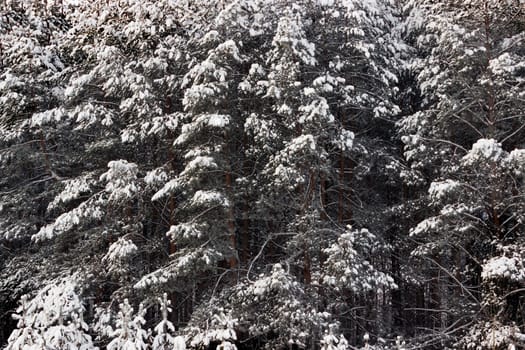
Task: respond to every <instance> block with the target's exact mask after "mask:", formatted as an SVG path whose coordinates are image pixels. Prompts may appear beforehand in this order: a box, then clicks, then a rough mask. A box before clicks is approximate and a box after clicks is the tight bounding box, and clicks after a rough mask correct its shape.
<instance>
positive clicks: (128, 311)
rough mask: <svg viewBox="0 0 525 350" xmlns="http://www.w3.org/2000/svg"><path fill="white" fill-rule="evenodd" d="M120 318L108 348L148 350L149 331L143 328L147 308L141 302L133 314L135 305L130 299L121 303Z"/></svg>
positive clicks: (110, 349)
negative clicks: (130, 302)
mask: <svg viewBox="0 0 525 350" xmlns="http://www.w3.org/2000/svg"><path fill="white" fill-rule="evenodd" d="M119 309H120V310H119V312H118V316H117V317H118V319H117V322H116V327H115V330H114V332H113V336H112V337H113V339H112V340H111V341H110V342H109V344H108V345H107V349H108V350H146V349H147V348H148V343H147V341H148V331H146V330H145V329H143V326H144V324H145V322H146V321H145V319H144V315H145V314H146V310H145V309H144V308H143V305H142V304H141V305H140V306H139V310H138V312H137V313H136V314H135V315H133V307H132V306H131V305H130V304H129V301H128V299H124V301H123V302H122V303H120V304H119Z"/></svg>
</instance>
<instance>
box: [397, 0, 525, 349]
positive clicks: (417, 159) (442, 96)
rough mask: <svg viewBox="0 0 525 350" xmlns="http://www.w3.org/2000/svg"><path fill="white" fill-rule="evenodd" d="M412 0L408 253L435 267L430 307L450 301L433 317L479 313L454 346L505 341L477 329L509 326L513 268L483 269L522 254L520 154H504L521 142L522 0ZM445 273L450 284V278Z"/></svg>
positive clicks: (405, 126)
mask: <svg viewBox="0 0 525 350" xmlns="http://www.w3.org/2000/svg"><path fill="white" fill-rule="evenodd" d="M413 5H415V7H414V10H413V11H412V15H413V17H414V18H412V21H411V23H412V26H411V29H413V31H412V34H414V33H415V35H416V39H415V40H414V41H413V42H414V46H416V48H417V49H418V50H419V52H420V54H421V57H420V58H417V59H415V60H414V61H413V65H412V69H413V72H415V74H417V81H418V84H419V85H418V87H419V89H420V91H421V95H422V100H421V103H420V105H419V106H418V107H417V108H418V109H419V111H418V112H416V113H414V114H411V115H409V116H407V117H404V118H403V119H402V120H401V121H400V124H399V125H400V130H401V134H402V135H403V137H402V141H403V142H404V144H405V156H406V159H407V160H408V162H409V164H410V166H411V167H412V169H414V170H415V171H416V172H418V173H419V174H420V175H421V176H420V179H421V180H423V181H424V182H426V181H428V182H427V186H428V187H427V188H428V197H427V200H428V202H426V203H428V206H429V208H430V210H428V211H426V213H425V214H424V220H423V221H421V222H420V223H419V224H418V225H417V226H415V227H414V228H413V229H412V230H411V233H410V234H411V237H412V238H414V239H417V240H418V241H419V242H420V245H419V246H418V247H417V249H416V250H415V251H414V255H415V256H418V257H419V258H421V259H422V261H423V266H426V267H427V268H428V269H429V271H432V272H428V273H430V274H432V275H434V276H435V279H434V281H435V282H433V283H432V284H431V285H430V288H431V293H432V295H434V296H436V298H434V300H435V301H434V303H433V304H432V307H433V308H441V309H450V310H451V311H452V312H450V313H448V314H442V315H441V317H440V319H439V327H443V328H446V327H448V326H449V325H450V324H453V323H454V322H457V321H458V319H459V320H460V319H461V318H465V317H468V316H467V315H469V314H470V315H472V316H471V317H476V318H477V319H478V323H477V326H476V327H475V329H473V330H472V331H471V332H470V334H469V335H468V336H467V337H466V338H465V339H463V341H461V342H460V343H459V344H458V345H456V346H461V347H463V348H470V347H471V346H474V345H473V344H477V345H476V346H479V348H480V349H488V348H490V346H496V348H498V347H500V346H504V347H507V346H511V344H512V342H513V341H514V340H513V339H512V337H510V336H508V335H507V336H505V337H504V338H505V339H503V338H501V339H500V343H498V344H497V345H495V344H493V345H489V344H492V343H491V342H490V341H488V340H487V341H485V340H482V338H483V337H482V336H480V334H479V332H480V330H481V329H487V326H486V325H487V324H485V322H486V321H487V320H488V319H490V320H492V321H491V322H495V324H494V327H495V328H494V329H495V332H499V331H498V330H496V329H500V330H501V329H504V328H505V327H507V326H510V327H512V326H511V325H512V324H513V322H515V321H516V320H517V319H516V317H518V316H517V314H516V309H515V308H513V307H509V306H508V305H511V304H515V300H510V299H511V298H509V297H508V296H506V293H508V292H509V291H511V290H514V289H515V288H516V286H515V285H514V286H513V283H515V281H516V278H517V279H518V280H519V274H518V275H516V274H512V273H510V272H509V273H508V276H507V277H505V278H504V279H500V277H497V276H492V273H491V272H489V271H495V270H494V269H493V267H494V266H499V263H497V261H499V262H500V263H502V265H501V266H502V267H501V269H502V270H499V271H503V270H505V271H506V269H507V267H509V266H510V267H509V269H510V270H512V269H513V268H512V259H514V257H516V256H521V253H520V251H521V250H520V249H517V246H516V244H519V243H518V242H521V240H522V239H523V237H522V235H521V230H522V221H521V219H519V218H520V217H522V215H523V209H522V208H523V201H522V198H521V196H522V193H523V187H522V186H521V184H520V180H519V176H520V175H518V174H519V170H517V168H515V165H512V164H517V163H519V161H517V163H516V160H511V159H517V158H520V156H519V154H521V153H522V152H523V151H522V148H523V144H522V141H521V140H522V138H523V128H522V125H523V116H522V113H521V112H520V110H521V109H522V108H523V100H522V98H520V97H519V96H520V93H521V90H522V88H521V86H522V85H523V78H522V76H521V75H522V73H520V72H522V71H523V68H524V67H523V66H522V65H523V59H524V58H523V51H522V50H521V49H519V48H518V47H520V44H519V43H520V42H522V40H523V32H522V31H521V30H520V29H519V28H520V26H522V25H523V20H522V18H521V17H520V16H516V15H515V14H516V13H517V11H519V7H520V6H521V5H520V3H519V2H515V3H512V2H505V1H470V2H469V5H468V6H460V5H459V4H457V3H454V2H452V1H451V2H448V1H444V2H440V3H432V2H424V1H420V2H416V3H415V4H413ZM422 16H423V17H424V18H425V20H424V21H423V20H422V18H423V17H422ZM414 29H415V31H414ZM518 167H519V166H518ZM424 182H421V181H420V182H419V183H420V184H421V183H424ZM507 259H510V260H507ZM507 261H508V262H509V263H510V265H508V266H507V264H505V263H504V262H507ZM505 266H506V267H505ZM510 270H509V271H510ZM515 272H519V269H518V270H516V271H515ZM496 275H497V273H496ZM496 281H499V282H496ZM450 283H452V284H454V285H455V287H454V288H452V289H450V288H448V287H447V285H448V284H450ZM480 287H481V288H480ZM501 288H502V289H501ZM514 297H517V296H514ZM480 310H483V313H484V315H485V316H484V317H483V318H481V319H480V318H479V316H474V315H479V311H480ZM488 328H490V326H488ZM505 333H506V331H501V333H500V334H501V335H503V334H505ZM518 338H519V337H518ZM456 339H457V338H456ZM486 339H488V338H486ZM441 341H444V339H441Z"/></svg>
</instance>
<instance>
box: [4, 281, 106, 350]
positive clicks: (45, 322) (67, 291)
mask: <svg viewBox="0 0 525 350" xmlns="http://www.w3.org/2000/svg"><path fill="white" fill-rule="evenodd" d="M76 289H77V285H76V283H75V282H73V281H72V280H69V279H64V280H63V281H60V282H56V283H50V284H48V285H47V286H46V287H45V288H43V289H42V290H41V291H39V293H38V294H37V295H36V296H35V297H34V298H33V299H31V300H29V298H28V296H27V295H25V296H23V297H22V299H21V305H20V307H19V308H18V309H17V312H18V314H16V315H14V317H15V318H16V319H18V328H17V329H16V330H14V331H13V333H12V334H11V336H10V337H9V341H8V344H7V348H6V350H30V349H42V348H45V349H49V350H80V349H85V350H96V349H98V348H97V347H95V346H94V345H93V342H92V340H91V336H90V335H89V333H88V325H87V324H86V323H85V322H84V320H83V313H84V310H85V308H84V306H83V305H82V301H81V299H80V297H79V296H78V294H77V292H76Z"/></svg>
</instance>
